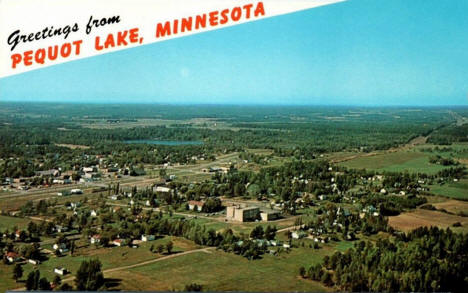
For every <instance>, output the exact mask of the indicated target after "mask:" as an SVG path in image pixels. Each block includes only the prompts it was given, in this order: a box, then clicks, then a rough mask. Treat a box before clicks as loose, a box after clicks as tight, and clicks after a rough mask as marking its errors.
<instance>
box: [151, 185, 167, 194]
mask: <svg viewBox="0 0 468 293" xmlns="http://www.w3.org/2000/svg"><path fill="white" fill-rule="evenodd" d="M153 191H154V192H163V193H168V192H171V189H170V188H169V187H164V186H156V187H155V188H153Z"/></svg>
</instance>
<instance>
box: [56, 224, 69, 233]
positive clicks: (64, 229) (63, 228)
mask: <svg viewBox="0 0 468 293" xmlns="http://www.w3.org/2000/svg"><path fill="white" fill-rule="evenodd" d="M55 231H57V232H58V233H63V232H67V231H68V227H64V226H61V225H55Z"/></svg>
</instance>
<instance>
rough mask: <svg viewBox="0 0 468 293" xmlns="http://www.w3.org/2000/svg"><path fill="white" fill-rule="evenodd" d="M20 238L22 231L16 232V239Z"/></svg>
mask: <svg viewBox="0 0 468 293" xmlns="http://www.w3.org/2000/svg"><path fill="white" fill-rule="evenodd" d="M20 236H21V231H20V230H16V232H15V237H16V239H18V238H20Z"/></svg>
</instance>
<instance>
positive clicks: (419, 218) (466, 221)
mask: <svg viewBox="0 0 468 293" xmlns="http://www.w3.org/2000/svg"><path fill="white" fill-rule="evenodd" d="M388 222H389V224H390V226H392V227H393V228H395V229H397V230H401V231H405V232H407V231H410V230H413V229H416V228H419V227H430V226H437V227H439V228H444V229H445V228H447V227H451V226H452V225H453V224H454V223H456V222H460V223H461V224H462V227H461V229H457V230H462V231H465V232H466V231H467V229H468V217H460V216H456V215H451V214H447V213H443V212H439V211H430V210H424V209H418V210H415V211H412V212H406V213H403V214H400V215H398V216H393V217H389V221H388Z"/></svg>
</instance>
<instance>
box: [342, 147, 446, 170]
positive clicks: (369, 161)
mask: <svg viewBox="0 0 468 293" xmlns="http://www.w3.org/2000/svg"><path fill="white" fill-rule="evenodd" d="M430 156H431V154H429V153H422V152H411V151H398V152H393V153H386V154H378V155H374V156H367V157H359V158H356V159H352V160H349V161H345V162H342V163H339V165H341V166H345V167H348V168H353V169H370V170H381V171H391V172H403V171H408V172H410V173H426V174H435V173H437V172H438V171H440V170H442V169H444V168H448V167H444V166H441V165H437V164H431V163H429V157H430Z"/></svg>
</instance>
